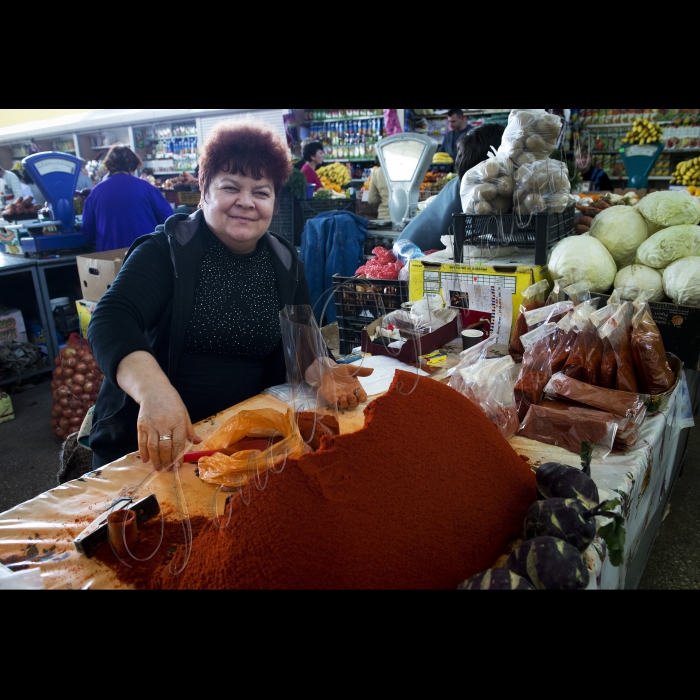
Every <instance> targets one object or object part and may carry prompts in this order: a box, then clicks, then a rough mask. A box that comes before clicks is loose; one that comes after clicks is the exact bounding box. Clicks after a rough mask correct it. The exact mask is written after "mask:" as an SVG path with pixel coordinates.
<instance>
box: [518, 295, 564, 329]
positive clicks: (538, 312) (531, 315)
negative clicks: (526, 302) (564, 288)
mask: <svg viewBox="0 0 700 700" xmlns="http://www.w3.org/2000/svg"><path fill="white" fill-rule="evenodd" d="M573 310H574V304H573V302H571V301H559V302H556V303H554V304H550V305H549V306H543V307H542V308H541V309H533V310H532V311H526V312H525V313H524V314H523V315H524V316H525V323H526V324H527V329H528V333H529V332H530V331H534V330H535V328H538V327H539V326H541V325H543V324H544V323H559V321H561V320H562V319H563V318H564V316H566V314H568V313H569V312H570V311H573Z"/></svg>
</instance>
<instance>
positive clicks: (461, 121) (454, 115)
mask: <svg viewBox="0 0 700 700" xmlns="http://www.w3.org/2000/svg"><path fill="white" fill-rule="evenodd" d="M447 122H448V124H449V125H450V131H448V132H447V133H446V134H445V138H444V139H443V140H442V143H441V144H440V146H439V148H438V151H444V152H445V153H449V155H450V156H451V157H452V159H453V160H457V142H458V141H459V140H460V139H461V138H462V136H466V135H467V134H468V133H469V125H468V123H467V118H466V117H465V116H464V112H462V110H461V109H451V110H450V111H449V112H448V113H447Z"/></svg>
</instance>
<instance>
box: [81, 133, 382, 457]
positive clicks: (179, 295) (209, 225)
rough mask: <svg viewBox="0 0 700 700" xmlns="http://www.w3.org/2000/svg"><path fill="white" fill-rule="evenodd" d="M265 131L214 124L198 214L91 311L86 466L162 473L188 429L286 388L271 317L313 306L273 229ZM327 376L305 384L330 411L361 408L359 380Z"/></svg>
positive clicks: (288, 249) (152, 245)
mask: <svg viewBox="0 0 700 700" xmlns="http://www.w3.org/2000/svg"><path fill="white" fill-rule="evenodd" d="M291 168H292V163H291V156H290V153H289V150H288V148H287V145H286V143H285V141H284V139H282V138H281V137H280V136H279V135H278V134H277V133H276V132H275V131H274V130H273V129H272V128H271V127H268V126H266V125H264V124H261V123H259V122H254V121H236V122H222V123H220V124H218V125H217V126H216V127H215V128H214V130H213V131H212V133H211V135H210V137H209V138H208V140H207V142H206V144H205V146H204V149H203V152H202V154H201V155H200V158H199V182H200V188H201V191H202V202H201V209H198V210H197V211H196V212H195V213H194V214H191V215H190V216H187V215H185V214H176V215H173V216H171V217H170V218H169V219H168V220H167V221H166V222H165V224H164V225H163V226H158V227H157V229H156V231H155V233H153V234H149V235H146V236H142V237H140V238H139V239H137V240H136V241H135V242H134V244H133V245H132V246H131V248H130V249H129V252H128V253H127V255H126V257H125V259H124V264H123V267H122V269H121V270H120V272H119V274H118V275H117V278H116V280H115V282H114V284H113V285H112V286H111V287H110V288H109V289H108V290H107V292H106V293H105V295H104V296H103V297H102V299H101V300H100V302H99V304H98V305H97V307H96V309H95V311H94V314H93V316H92V319H91V321H90V325H89V329H88V339H89V342H90V344H91V346H92V349H93V352H94V355H95V358H96V360H97V364H98V365H99V367H100V369H101V370H102V372H103V373H104V383H103V385H102V389H101V391H100V394H99V397H98V399H97V403H96V404H95V409H94V414H93V424H92V431H91V433H90V447H91V448H92V450H93V453H94V457H93V468H98V467H100V466H103V465H104V464H107V463H109V462H112V461H114V460H116V459H118V458H120V457H122V456H123V455H125V454H127V453H128V452H134V451H136V450H138V451H139V452H140V455H141V459H142V460H143V461H144V462H148V461H151V462H152V463H153V466H154V468H155V469H160V468H162V467H167V466H168V465H171V464H172V463H173V462H174V461H175V460H176V459H177V458H178V454H179V453H180V452H181V447H182V446H183V445H184V444H185V441H186V439H189V440H192V441H193V442H195V443H197V442H201V440H200V439H199V438H198V437H197V436H196V435H195V433H194V430H193V427H192V424H193V423H196V422H198V421H200V420H203V419H204V418H207V417H208V416H211V415H213V414H215V413H218V412H220V411H223V410H225V409H227V408H229V407H231V406H233V405H235V404H237V403H240V402H241V401H244V400H246V399H248V398H250V397H252V396H255V395H257V394H259V393H260V392H261V391H263V390H264V389H266V388H268V387H270V386H274V385H277V384H283V383H284V382H285V381H286V377H285V360H284V349H283V344H282V336H281V327H280V316H279V314H280V311H281V310H282V309H284V308H285V306H286V305H305V304H310V303H311V299H310V295H309V288H308V284H307V281H306V277H305V275H304V266H303V263H301V262H300V261H299V259H298V257H297V252H296V249H295V248H294V246H293V245H291V244H290V243H288V242H287V241H285V240H283V239H282V238H280V237H278V236H276V235H275V234H273V233H270V232H269V231H268V226H269V224H270V220H271V219H272V216H273V214H274V213H275V211H276V210H277V208H278V197H279V194H280V191H281V189H282V185H283V184H284V183H285V182H286V181H287V179H288V178H289V175H290V173H291ZM325 362H326V363H328V364H330V365H332V366H333V374H334V376H335V377H336V379H339V381H335V382H327V381H324V377H323V376H321V375H322V374H323V373H319V372H318V371H317V370H318V367H316V368H315V369H314V365H316V364H318V363H314V365H311V366H310V367H309V368H308V371H307V375H306V379H307V381H309V382H310V383H311V384H312V385H319V387H320V388H319V390H320V392H321V394H322V395H323V397H324V398H326V399H327V400H328V402H329V403H332V404H334V405H338V406H340V407H341V408H346V407H355V406H357V405H358V404H359V403H361V402H363V401H366V400H367V395H366V394H365V392H364V391H363V390H362V387H361V385H360V383H359V381H358V380H357V378H356V375H360V376H366V375H367V374H370V373H371V370H368V369H365V370H362V369H360V370H358V369H357V368H355V369H354V370H350V369H348V368H347V366H335V363H334V362H333V361H332V360H331V359H330V358H327V359H326V360H325Z"/></svg>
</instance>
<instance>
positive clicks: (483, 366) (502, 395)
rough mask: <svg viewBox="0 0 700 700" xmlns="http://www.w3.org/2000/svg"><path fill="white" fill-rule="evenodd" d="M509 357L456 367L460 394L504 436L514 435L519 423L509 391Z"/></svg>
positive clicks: (510, 371)
mask: <svg viewBox="0 0 700 700" xmlns="http://www.w3.org/2000/svg"><path fill="white" fill-rule="evenodd" d="M514 366H515V363H514V362H513V358H512V357H510V356H509V355H507V356H506V357H500V358H498V359H494V360H480V361H479V362H477V363H476V364H473V365H471V366H469V367H466V368H464V369H461V370H460V374H461V375H462V379H463V380H464V387H465V389H464V395H465V396H466V397H467V398H468V399H470V400H471V401H472V402H473V403H475V404H476V405H477V406H478V407H479V408H480V409H481V410H482V411H483V412H484V413H485V414H486V415H487V416H488V418H489V420H490V421H491V422H492V423H493V424H494V425H495V426H496V428H498V431H499V432H500V433H501V435H503V437H504V438H506V439H508V438H510V437H512V436H513V435H515V433H516V432H517V431H518V428H519V427H520V420H519V419H518V411H517V408H516V406H515V396H514V395H513V379H512V369H513V367H514Z"/></svg>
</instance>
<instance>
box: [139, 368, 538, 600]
mask: <svg viewBox="0 0 700 700" xmlns="http://www.w3.org/2000/svg"><path fill="white" fill-rule="evenodd" d="M416 380H417V384H416V385H415V389H414V390H413V391H412V392H411V393H408V392H409V391H410V389H411V388H412V387H413V386H414V384H415V382H416ZM402 392H403V393H402ZM535 498H536V487H535V476H534V474H533V472H532V471H531V469H530V467H529V466H528V465H527V464H526V463H525V462H524V461H523V460H522V459H521V458H520V457H519V456H518V455H517V454H516V453H515V452H514V451H513V449H512V448H511V447H510V445H509V444H508V442H507V441H506V440H505V439H504V438H503V437H502V436H501V434H500V433H499V432H498V430H497V429H496V427H495V426H494V425H493V424H492V423H491V421H490V420H489V419H488V418H487V417H486V416H485V415H484V414H483V413H482V412H481V411H480V410H479V409H478V408H477V407H476V406H475V405H474V404H472V403H471V402H470V401H469V400H468V399H466V398H465V397H463V396H462V395H460V394H459V393H457V392H456V391H454V390H453V389H451V388H450V387H447V386H444V385H442V384H440V383H438V382H436V381H434V380H432V379H429V378H425V377H420V378H416V376H415V375H413V374H411V373H410V372H397V373H396V376H395V379H394V382H393V384H392V386H391V388H390V389H389V391H388V392H387V393H386V394H385V395H384V396H381V397H379V398H378V399H376V400H375V401H373V402H372V403H371V404H370V405H369V406H368V407H367V408H366V409H365V427H364V428H363V429H362V430H360V431H358V432H355V433H350V434H346V435H340V436H337V437H333V438H330V437H326V436H324V437H323V438H322V439H321V445H320V449H319V451H318V452H316V453H309V454H307V455H304V456H302V457H301V458H300V459H299V460H296V461H290V462H288V463H287V464H286V466H285V468H284V470H283V471H282V472H281V473H279V474H270V478H269V480H268V484H267V487H266V488H265V490H263V491H257V490H256V489H255V488H252V489H251V500H250V503H249V505H247V506H246V505H245V504H243V503H242V502H241V499H240V498H236V499H235V501H234V506H233V512H232V517H231V522H230V525H229V526H228V527H227V528H226V529H223V530H219V529H217V528H216V527H215V526H213V525H209V526H207V527H205V528H203V529H200V530H199V532H198V533H197V534H196V535H195V538H194V541H193V547H192V555H191V558H190V560H189V563H188V565H187V568H186V569H185V570H184V571H183V572H182V573H181V574H179V575H178V576H173V575H171V574H170V573H169V572H168V570H167V568H165V567H163V568H162V569H160V571H154V572H153V575H152V576H151V577H150V578H149V579H148V580H143V579H142V578H140V576H139V575H138V574H137V573H136V572H134V578H133V583H134V585H137V586H138V587H140V588H151V589H155V588H158V589H173V588H175V589H296V590H306V589H456V588H457V586H458V585H459V583H460V582H462V581H464V580H465V579H466V578H469V577H470V576H472V575H474V574H476V573H478V572H480V571H483V570H484V569H487V568H489V567H491V566H493V564H494V562H495V561H496V560H497V559H498V557H499V556H501V555H502V554H504V553H507V552H508V550H509V544H510V543H511V542H512V541H513V540H515V539H517V538H518V537H519V536H520V534H521V529H522V522H523V518H524V516H525V513H526V511H527V509H528V507H529V506H530V504H531V503H532V501H533V500H535Z"/></svg>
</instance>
